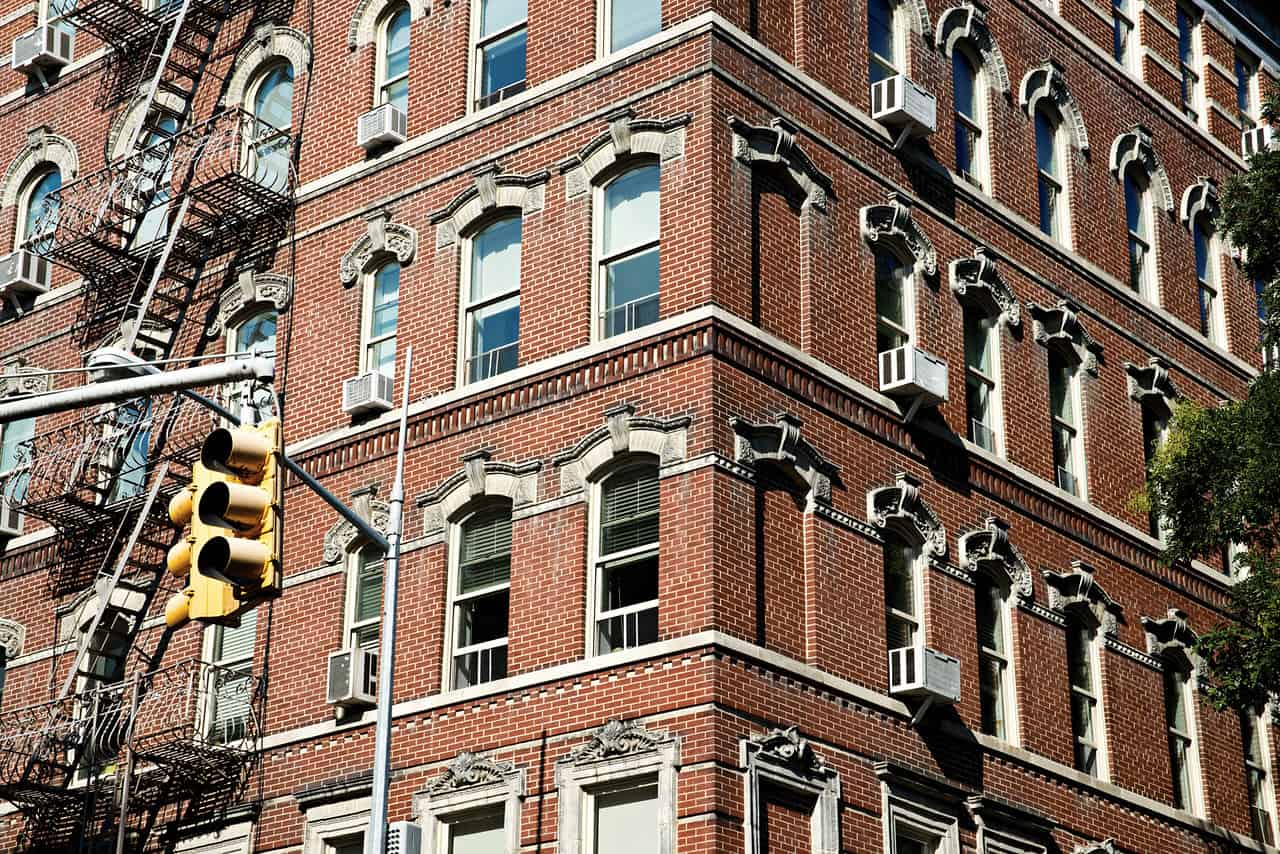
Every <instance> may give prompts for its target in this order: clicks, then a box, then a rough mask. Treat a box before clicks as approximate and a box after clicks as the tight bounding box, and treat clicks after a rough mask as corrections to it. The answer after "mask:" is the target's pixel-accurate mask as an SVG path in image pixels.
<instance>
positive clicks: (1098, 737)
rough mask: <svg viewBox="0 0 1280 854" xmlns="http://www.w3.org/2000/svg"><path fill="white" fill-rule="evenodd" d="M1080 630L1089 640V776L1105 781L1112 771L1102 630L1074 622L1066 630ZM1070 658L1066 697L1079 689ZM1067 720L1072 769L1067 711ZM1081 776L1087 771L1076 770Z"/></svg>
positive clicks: (1071, 716)
mask: <svg viewBox="0 0 1280 854" xmlns="http://www.w3.org/2000/svg"><path fill="white" fill-rule="evenodd" d="M1076 630H1083V631H1085V632H1086V633H1087V635H1088V637H1087V638H1086V639H1085V653H1086V654H1087V655H1088V656H1089V675H1090V676H1091V677H1092V678H1091V681H1092V683H1093V684H1092V686H1091V689H1090V690H1091V691H1092V692H1093V693H1092V699H1093V718H1092V723H1093V732H1094V739H1093V747H1094V751H1095V752H1094V757H1095V759H1094V765H1095V773H1094V774H1093V775H1092V776H1093V777H1094V778H1095V779H1097V780H1103V781H1108V780H1110V779H1111V769H1110V764H1111V763H1110V762H1109V761H1108V760H1109V755H1108V751H1107V715H1106V709H1105V700H1104V698H1103V692H1102V691H1103V689H1102V686H1103V680H1102V645H1103V640H1102V629H1101V627H1100V626H1094V625H1090V624H1089V623H1088V622H1087V621H1085V620H1081V619H1076V620H1070V621H1068V623H1067V631H1068V632H1073V631H1076ZM1067 643H1068V644H1070V643H1071V639H1070V638H1068V639H1067ZM1070 668H1071V657H1070V655H1069V654H1068V656H1067V688H1068V692H1069V696H1074V695H1075V693H1076V691H1077V690H1078V689H1077V688H1076V686H1074V685H1072V684H1071V670H1070ZM1067 714H1068V717H1069V719H1070V721H1071V767H1072V768H1075V743H1076V739H1077V734H1076V723H1075V717H1074V714H1073V712H1072V711H1071V709H1070V708H1068V709H1067ZM1075 770H1076V771H1077V772H1078V773H1080V774H1086V775H1087V774H1088V772H1087V771H1082V770H1080V769H1078V768H1076V769H1075Z"/></svg>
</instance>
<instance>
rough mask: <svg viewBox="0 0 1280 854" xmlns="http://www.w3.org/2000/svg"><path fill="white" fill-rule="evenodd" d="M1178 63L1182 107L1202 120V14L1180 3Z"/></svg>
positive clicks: (1192, 119)
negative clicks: (1180, 75)
mask: <svg viewBox="0 0 1280 854" xmlns="http://www.w3.org/2000/svg"><path fill="white" fill-rule="evenodd" d="M1178 64H1179V65H1180V66H1181V69H1182V109H1183V112H1185V113H1186V115H1187V118H1189V119H1191V121H1193V122H1196V123H1199V122H1200V120H1201V115H1200V113H1201V107H1200V105H1201V103H1202V100H1203V98H1202V93H1201V91H1200V86H1201V80H1200V15H1199V13H1198V12H1195V11H1193V10H1192V9H1189V8H1188V7H1186V6H1184V5H1182V4H1181V3H1179V4H1178Z"/></svg>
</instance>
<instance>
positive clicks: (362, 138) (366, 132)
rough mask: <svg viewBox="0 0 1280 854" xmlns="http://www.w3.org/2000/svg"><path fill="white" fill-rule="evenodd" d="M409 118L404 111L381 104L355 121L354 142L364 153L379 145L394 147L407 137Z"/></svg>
mask: <svg viewBox="0 0 1280 854" xmlns="http://www.w3.org/2000/svg"><path fill="white" fill-rule="evenodd" d="M408 128H409V117H408V116H406V115H405V113H404V110H401V109H399V108H398V107H393V106H392V105H390V104H383V105H382V106H380V107H374V108H373V109H372V110H370V111H369V112H367V113H365V114H364V115H363V116H361V117H360V118H358V119H356V142H358V143H359V145H360V147H361V148H363V149H364V150H365V151H368V150H369V149H371V148H374V147H376V146H379V145H395V144H396V143H398V142H404V141H405V139H406V138H407V137H408Z"/></svg>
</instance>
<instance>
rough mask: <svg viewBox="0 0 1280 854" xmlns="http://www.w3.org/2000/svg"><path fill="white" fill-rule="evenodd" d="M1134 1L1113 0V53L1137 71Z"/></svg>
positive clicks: (1118, 60) (1129, 68) (1117, 59)
mask: <svg viewBox="0 0 1280 854" xmlns="http://www.w3.org/2000/svg"><path fill="white" fill-rule="evenodd" d="M1133 2H1134V0H1111V55H1112V56H1114V57H1115V58H1116V62H1119V63H1120V64H1121V65H1123V66H1124V67H1125V68H1126V69H1128V70H1129V71H1137V53H1138V52H1137V50H1136V47H1137V45H1136V44H1134V42H1135V41H1136V39H1135V38H1134V32H1135V28H1134V25H1133Z"/></svg>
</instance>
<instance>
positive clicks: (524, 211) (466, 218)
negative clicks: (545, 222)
mask: <svg viewBox="0 0 1280 854" xmlns="http://www.w3.org/2000/svg"><path fill="white" fill-rule="evenodd" d="M472 178H473V181H472V185H471V186H470V187H468V188H467V189H465V190H463V191H462V192H461V193H459V194H458V195H457V196H456V197H455V198H454V199H453V201H451V202H449V204H448V205H446V206H445V207H444V208H442V209H441V210H438V211H436V212H435V213H433V214H432V215H431V223H432V225H434V226H435V227H436V248H437V249H441V248H443V247H445V246H451V245H453V244H454V243H456V242H457V240H458V238H459V237H461V236H465V235H468V234H469V233H470V232H472V231H474V230H475V228H476V226H477V224H478V223H480V222H482V221H484V220H485V219H486V218H487V217H489V216H490V215H491V214H492V213H493V212H494V211H497V210H512V211H517V210H518V211H520V215H521V216H528V215H530V214H533V213H537V212H538V211H540V210H542V208H543V205H544V204H545V202H546V189H547V182H548V181H550V180H551V173H550V172H548V171H546V170H545V169H544V170H542V171H540V172H535V173H533V174H532V175H517V174H515V173H503V172H502V167H501V166H499V165H498V164H496V163H491V164H489V165H488V166H485V167H483V168H481V169H478V170H476V171H475V172H474V173H473V174H472Z"/></svg>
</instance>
